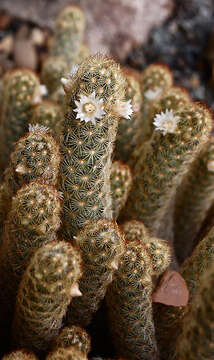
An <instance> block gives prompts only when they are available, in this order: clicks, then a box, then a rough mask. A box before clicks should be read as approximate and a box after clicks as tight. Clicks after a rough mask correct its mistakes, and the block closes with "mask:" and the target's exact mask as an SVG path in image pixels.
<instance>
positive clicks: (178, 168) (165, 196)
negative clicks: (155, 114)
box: [124, 104, 211, 236]
mask: <svg viewBox="0 0 214 360" xmlns="http://www.w3.org/2000/svg"><path fill="white" fill-rule="evenodd" d="M155 125H156V128H157V130H158V131H155V133H154V134H153V137H152V139H151V141H150V142H148V143H147V144H146V145H145V151H144V156H143V157H142V158H141V159H139V160H138V162H137V164H136V167H135V176H134V179H133V186H132V189H131V192H130V195H129V199H128V202H127V205H126V208H125V210H124V214H125V216H124V217H125V218H130V217H131V218H133V219H134V218H135V219H138V220H141V221H143V222H144V223H145V225H146V226H147V227H148V228H149V229H150V230H151V232H152V233H153V234H154V235H155V236H156V235H158V231H159V228H160V226H161V221H162V220H163V216H164V214H165V212H166V209H167V208H168V206H169V203H170V201H171V198H172V197H173V196H174V194H175V191H176V189H177V187H178V185H179V184H180V182H181V180H182V178H183V176H184V174H185V172H186V171H187V169H188V165H189V164H190V163H191V162H192V161H193V160H194V157H195V156H196V154H197V152H198V151H199V150H201V148H202V147H203V145H204V144H205V143H206V142H207V140H208V136H209V133H210V131H211V114H210V112H209V111H208V110H207V109H206V108H205V107H203V106H201V105H197V104H189V105H188V106H186V107H184V108H183V109H182V110H180V111H177V112H175V113H171V114H168V113H165V114H162V115H160V119H158V120H156V122H155Z"/></svg>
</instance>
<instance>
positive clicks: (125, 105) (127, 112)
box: [114, 100, 133, 119]
mask: <svg viewBox="0 0 214 360" xmlns="http://www.w3.org/2000/svg"><path fill="white" fill-rule="evenodd" d="M114 110H115V112H116V113H117V114H118V115H119V116H121V117H124V118H125V119H130V116H131V114H132V113H133V110H132V104H131V100H128V101H120V100H117V101H116V103H115V105H114Z"/></svg>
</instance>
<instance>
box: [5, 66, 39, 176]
mask: <svg viewBox="0 0 214 360" xmlns="http://www.w3.org/2000/svg"><path fill="white" fill-rule="evenodd" d="M5 76H6V79H5V81H4V91H3V102H2V112H1V126H0V150H1V157H0V168H1V170H3V169H4V168H5V167H6V166H7V163H8V160H9V156H10V153H11V152H12V150H13V148H14V143H15V142H16V141H17V140H18V139H19V138H20V137H21V136H23V135H24V133H25V132H26V131H27V129H28V124H29V121H30V119H31V114H32V107H33V105H34V103H35V102H36V101H38V97H39V96H40V83H39V79H38V77H37V76H36V74H35V73H34V72H33V71H31V70H27V69H20V70H19V69H17V70H13V71H11V72H10V73H8V74H6V75H5Z"/></svg>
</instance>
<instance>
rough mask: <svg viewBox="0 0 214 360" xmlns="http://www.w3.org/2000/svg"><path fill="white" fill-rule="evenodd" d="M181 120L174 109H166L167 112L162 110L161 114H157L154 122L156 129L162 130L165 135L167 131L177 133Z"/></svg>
mask: <svg viewBox="0 0 214 360" xmlns="http://www.w3.org/2000/svg"><path fill="white" fill-rule="evenodd" d="M178 121H179V117H178V116H175V115H174V112H173V110H172V109H171V110H168V109H166V111H165V112H163V111H162V112H161V113H160V114H156V115H155V117H154V121H153V124H154V125H155V127H156V129H155V130H160V131H161V132H162V133H163V135H166V134H167V133H171V134H172V133H175V132H176V130H177V124H178Z"/></svg>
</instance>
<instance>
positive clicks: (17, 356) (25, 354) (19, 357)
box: [2, 350, 38, 360]
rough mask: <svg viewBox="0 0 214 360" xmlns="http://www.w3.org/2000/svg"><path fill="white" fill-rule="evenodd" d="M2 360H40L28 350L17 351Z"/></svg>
mask: <svg viewBox="0 0 214 360" xmlns="http://www.w3.org/2000/svg"><path fill="white" fill-rule="evenodd" d="M2 360H38V358H37V356H36V355H34V354H33V353H32V352H30V351H27V350H15V351H12V352H11V353H9V354H7V355H4V356H3V358H2Z"/></svg>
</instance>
